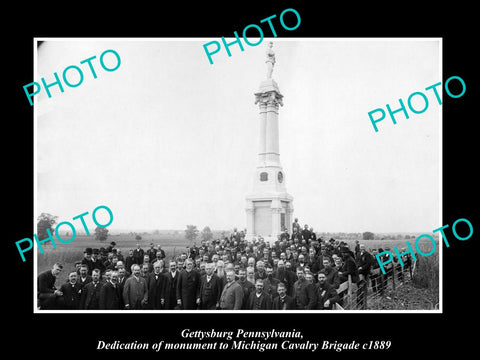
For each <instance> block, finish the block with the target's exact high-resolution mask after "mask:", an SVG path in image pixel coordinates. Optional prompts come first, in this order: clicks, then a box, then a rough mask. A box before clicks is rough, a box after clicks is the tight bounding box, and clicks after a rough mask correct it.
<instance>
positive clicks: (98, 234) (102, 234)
mask: <svg viewBox="0 0 480 360" xmlns="http://www.w3.org/2000/svg"><path fill="white" fill-rule="evenodd" d="M107 238H108V229H107V228H101V227H100V226H97V227H96V228H95V240H97V241H106V240H107Z"/></svg>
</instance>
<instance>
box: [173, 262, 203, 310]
mask: <svg viewBox="0 0 480 360" xmlns="http://www.w3.org/2000/svg"><path fill="white" fill-rule="evenodd" d="M199 296H200V274H199V273H198V272H196V271H194V270H193V260H192V259H190V258H187V259H186V260H185V270H183V271H182V272H181V273H180V274H179V277H178V282H177V304H178V305H179V306H181V308H182V309H184V310H195V308H196V307H197V303H198V302H199V300H198V299H200V298H199Z"/></svg>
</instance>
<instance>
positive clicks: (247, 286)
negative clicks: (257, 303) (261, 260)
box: [237, 268, 255, 310]
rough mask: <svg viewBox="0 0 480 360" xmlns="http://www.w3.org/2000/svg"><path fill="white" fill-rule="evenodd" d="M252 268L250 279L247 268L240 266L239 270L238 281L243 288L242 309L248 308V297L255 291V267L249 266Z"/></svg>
mask: <svg viewBox="0 0 480 360" xmlns="http://www.w3.org/2000/svg"><path fill="white" fill-rule="evenodd" d="M249 269H250V270H251V277H250V280H248V279H247V270H246V269H242V268H240V269H239V270H238V280H237V283H238V284H239V285H240V286H241V287H242V290H243V301H242V309H243V310H245V309H247V305H248V299H249V297H250V294H251V293H252V292H254V291H255V285H254V283H255V276H254V275H253V274H254V270H253V268H249Z"/></svg>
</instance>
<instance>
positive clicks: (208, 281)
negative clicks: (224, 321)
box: [197, 263, 222, 310]
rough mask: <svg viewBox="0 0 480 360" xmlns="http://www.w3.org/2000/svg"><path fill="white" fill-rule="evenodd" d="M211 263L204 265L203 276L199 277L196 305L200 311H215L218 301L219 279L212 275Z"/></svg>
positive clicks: (219, 292) (219, 293)
mask: <svg viewBox="0 0 480 360" xmlns="http://www.w3.org/2000/svg"><path fill="white" fill-rule="evenodd" d="M213 268H214V265H213V263H206V264H205V275H203V276H202V277H201V283H200V297H199V299H198V303H197V304H198V305H199V306H200V309H201V310H215V309H216V308H217V307H218V305H219V301H220V295H221V291H222V290H221V284H220V279H219V278H218V276H217V275H215V274H214V273H213Z"/></svg>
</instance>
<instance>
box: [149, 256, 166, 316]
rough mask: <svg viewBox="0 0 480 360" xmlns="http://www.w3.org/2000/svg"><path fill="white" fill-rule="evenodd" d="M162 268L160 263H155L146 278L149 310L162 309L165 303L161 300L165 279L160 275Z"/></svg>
mask: <svg viewBox="0 0 480 360" xmlns="http://www.w3.org/2000/svg"><path fill="white" fill-rule="evenodd" d="M162 267H163V266H162V263H161V262H160V261H156V262H155V263H154V264H153V272H151V273H150V274H148V276H147V290H148V308H149V309H154V310H160V309H163V305H164V303H165V300H163V291H164V281H165V277H164V276H163V274H162Z"/></svg>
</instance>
